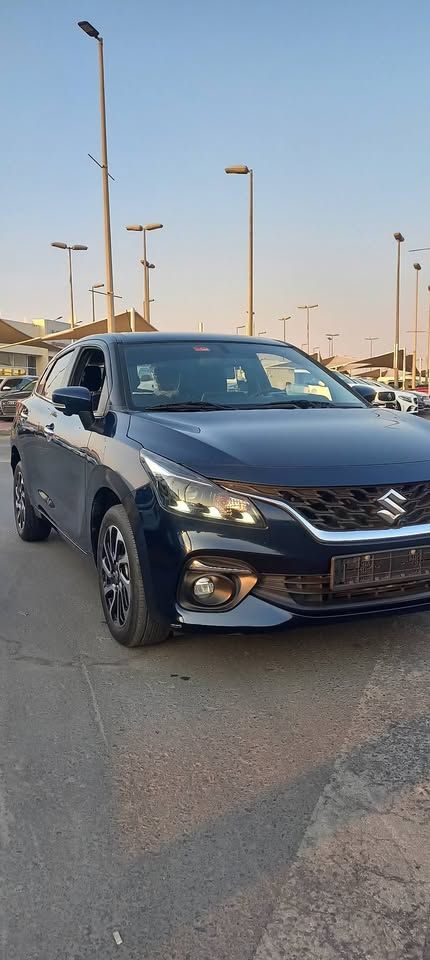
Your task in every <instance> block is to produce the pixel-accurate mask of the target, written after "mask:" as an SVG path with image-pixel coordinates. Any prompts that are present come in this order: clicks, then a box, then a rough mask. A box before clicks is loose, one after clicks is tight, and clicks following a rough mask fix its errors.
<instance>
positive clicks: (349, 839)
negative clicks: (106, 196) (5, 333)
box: [0, 439, 430, 960]
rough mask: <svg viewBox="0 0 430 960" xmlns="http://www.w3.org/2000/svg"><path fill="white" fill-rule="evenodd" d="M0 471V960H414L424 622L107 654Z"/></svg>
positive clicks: (428, 746) (424, 867)
mask: <svg viewBox="0 0 430 960" xmlns="http://www.w3.org/2000/svg"><path fill="white" fill-rule="evenodd" d="M6 460H7V442H6V441H5V440H4V439H3V440H0V461H1V462H0V551H1V552H0V557H1V577H0V601H1V603H0V611H1V622H0V957H1V960H60V958H61V960H87V958H88V960H90V958H91V960H99V958H100V960H109V958H113V957H118V958H124V960H253V958H256V960H269V958H270V960H275V958H276V960H281V958H282V960H298V958H300V960H303V958H306V960H314V958H315V960H341V958H342V960H364V958H367V960H415V958H422V957H423V956H426V954H425V950H426V947H425V941H426V929H427V919H428V912H429V904H430V817H429V810H430V785H429V780H430V774H429V758H430V735H429V723H428V713H429V709H428V708H429V697H430V695H429V689H430V688H429V683H428V681H429V679H430V652H429V627H430V615H424V614H420V615H415V616H413V617H409V618H395V619H394V618H391V619H382V620H378V621H361V622H359V623H354V624H353V625H339V626H336V627H330V628H326V629H321V630H319V629H312V630H301V631H295V632H290V633H289V634H288V635H281V636H280V635H277V636H275V635H268V636H252V637H246V636H245V637H239V636H235V637H208V636H193V637H184V638H181V639H180V640H176V641H175V642H172V643H168V644H167V645H165V646H163V647H160V648H154V649H149V650H146V651H144V652H131V651H127V650H124V649H122V648H121V647H119V646H118V645H116V644H115V642H114V641H113V640H112V639H111V638H110V637H109V635H108V633H107V630H106V625H105V623H104V622H103V619H102V612H101V608H100V605H99V601H98V596H97V587H96V578H95V574H94V570H93V567H92V565H91V563H90V562H89V561H87V560H86V559H84V558H82V557H81V556H80V555H78V554H77V553H75V552H74V551H73V550H72V549H71V548H70V547H69V546H67V545H66V544H65V543H63V542H62V541H61V540H60V539H58V538H57V537H56V536H52V538H51V539H50V540H49V541H48V542H47V543H45V544H32V545H25V544H22V543H20V542H19V541H18V539H17V537H16V535H15V532H14V529H13V521H12V512H11V476H10V470H9V467H8V464H7V462H6ZM115 938H116V939H115ZM116 940H117V941H118V943H117V942H116ZM119 940H121V941H122V942H119ZM427 949H428V954H427V956H428V957H429V958H430V947H428V948H427Z"/></svg>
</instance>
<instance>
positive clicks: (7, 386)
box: [0, 374, 37, 394]
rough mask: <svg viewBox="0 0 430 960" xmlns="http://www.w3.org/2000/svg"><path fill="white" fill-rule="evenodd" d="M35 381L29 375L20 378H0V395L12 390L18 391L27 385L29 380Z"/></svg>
mask: <svg viewBox="0 0 430 960" xmlns="http://www.w3.org/2000/svg"><path fill="white" fill-rule="evenodd" d="M35 379H36V380H37V377H34V376H32V375H31V374H26V375H25V376H20V377H2V378H1V379H0V394H2V393H7V392H9V391H12V390H20V389H21V387H23V386H24V384H26V383H28V382H29V381H30V380H33V381H34V380H35Z"/></svg>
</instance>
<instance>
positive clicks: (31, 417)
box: [12, 348, 75, 511]
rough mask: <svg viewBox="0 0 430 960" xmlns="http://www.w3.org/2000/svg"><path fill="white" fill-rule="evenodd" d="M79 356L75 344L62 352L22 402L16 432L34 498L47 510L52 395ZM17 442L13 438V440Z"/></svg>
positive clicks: (34, 500) (27, 479)
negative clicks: (48, 424)
mask: <svg viewBox="0 0 430 960" xmlns="http://www.w3.org/2000/svg"><path fill="white" fill-rule="evenodd" d="M74 359H75V353H74V350H73V348H70V349H69V350H67V351H65V352H64V353H61V355H60V356H58V357H56V359H55V360H53V361H52V363H51V364H50V365H49V366H48V367H47V369H46V370H45V372H44V374H43V375H42V377H41V378H40V380H39V382H38V384H37V387H36V390H35V392H34V393H33V394H32V395H31V396H30V397H28V399H27V400H24V401H23V402H22V403H21V404H20V409H19V412H18V415H17V418H16V428H15V435H16V441H17V446H18V450H19V455H20V458H21V460H22V464H23V468H24V476H25V482H26V485H27V489H28V492H29V495H30V500H31V502H32V503H33V504H34V506H35V507H36V508H41V509H42V510H44V511H45V510H46V505H47V497H46V464H45V458H46V455H47V434H46V433H45V432H44V427H45V426H46V424H47V423H48V422H49V416H50V414H51V420H52V414H53V412H55V411H54V407H53V405H52V403H51V400H50V396H51V395H52V390H53V389H54V388H55V387H56V386H64V383H65V382H66V380H67V377H68V375H69V374H70V371H71V369H72V365H73V362H74ZM12 442H13V441H12Z"/></svg>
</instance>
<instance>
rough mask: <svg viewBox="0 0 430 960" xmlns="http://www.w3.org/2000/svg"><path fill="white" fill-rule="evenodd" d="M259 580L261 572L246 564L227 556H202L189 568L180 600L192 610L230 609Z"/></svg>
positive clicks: (191, 563) (186, 569)
mask: <svg viewBox="0 0 430 960" xmlns="http://www.w3.org/2000/svg"><path fill="white" fill-rule="evenodd" d="M256 583H257V575H256V574H255V572H254V571H253V570H252V569H251V568H250V567H249V566H248V565H247V564H246V563H242V562H241V561H239V560H236V559H228V558H224V557H199V558H196V559H195V560H191V561H190V563H189V564H188V566H187V567H186V568H185V571H184V575H183V578H182V580H181V583H180V586H179V603H180V605H181V606H182V607H185V609H188V610H195V609H196V608H198V607H212V608H214V607H219V608H220V609H221V608H226V609H230V608H231V607H233V606H236V604H237V603H240V601H241V600H242V599H243V598H244V597H246V595H247V594H248V593H249V592H250V591H251V590H252V588H253V587H254V586H255V584H256Z"/></svg>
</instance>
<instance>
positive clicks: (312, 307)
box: [297, 303, 318, 355]
mask: <svg viewBox="0 0 430 960" xmlns="http://www.w3.org/2000/svg"><path fill="white" fill-rule="evenodd" d="M316 307H318V303H304V304H303V305H302V306H301V307H297V309H298V310H306V343H307V351H306V352H307V353H308V354H309V355H310V352H311V346H310V344H311V335H310V323H309V311H310V310H315V308H316Z"/></svg>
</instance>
